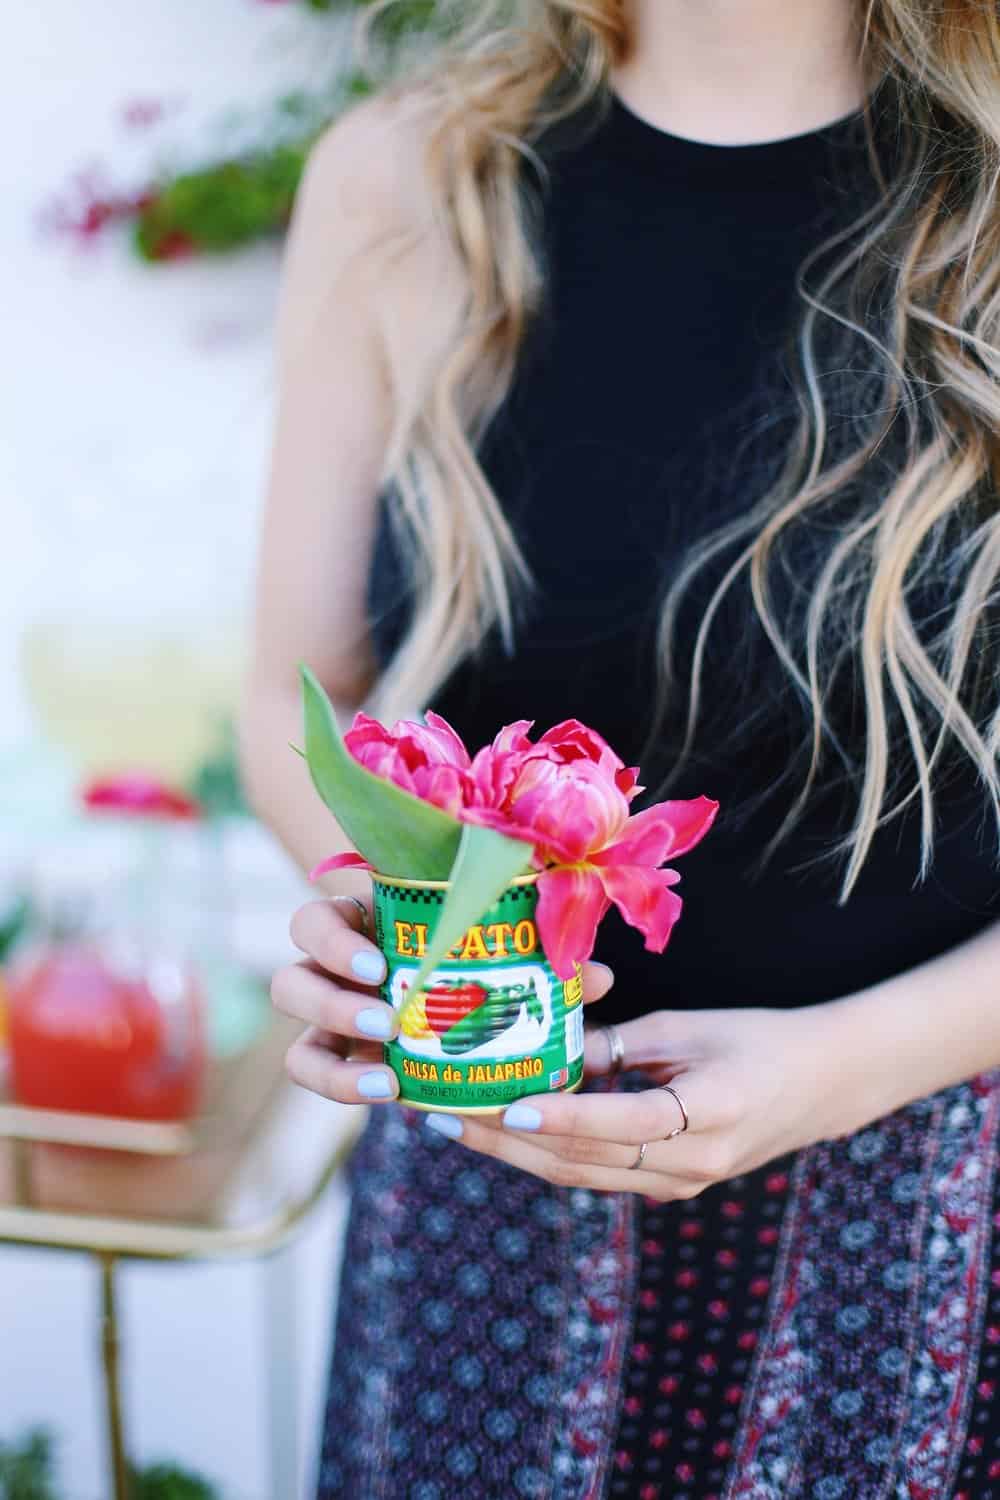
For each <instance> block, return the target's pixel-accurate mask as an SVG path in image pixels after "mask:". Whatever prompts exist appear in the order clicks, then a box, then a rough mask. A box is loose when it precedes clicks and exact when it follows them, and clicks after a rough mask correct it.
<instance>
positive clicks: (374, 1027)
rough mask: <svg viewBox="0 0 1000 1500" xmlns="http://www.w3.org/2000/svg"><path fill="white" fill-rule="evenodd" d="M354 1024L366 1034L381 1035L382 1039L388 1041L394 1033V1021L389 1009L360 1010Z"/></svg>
mask: <svg viewBox="0 0 1000 1500" xmlns="http://www.w3.org/2000/svg"><path fill="white" fill-rule="evenodd" d="M354 1024H355V1026H356V1027H357V1028H358V1030H359V1031H360V1032H363V1033H364V1035H365V1036H374V1037H379V1038H380V1039H381V1040H382V1041H384V1042H385V1041H388V1039H389V1038H390V1037H391V1036H392V1033H393V1021H392V1016H390V1014H389V1012H388V1011H387V1010H376V1009H375V1008H374V1006H373V1007H372V1008H371V1010H359V1011H358V1013H357V1015H356V1016H355V1017H354Z"/></svg>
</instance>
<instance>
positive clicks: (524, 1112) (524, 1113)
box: [503, 1104, 542, 1130]
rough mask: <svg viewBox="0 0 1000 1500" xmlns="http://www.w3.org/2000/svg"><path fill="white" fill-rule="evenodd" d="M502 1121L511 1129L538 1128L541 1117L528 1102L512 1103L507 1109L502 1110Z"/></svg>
mask: <svg viewBox="0 0 1000 1500" xmlns="http://www.w3.org/2000/svg"><path fill="white" fill-rule="evenodd" d="M503 1122H504V1124H505V1125H509V1126H510V1128H511V1130H538V1128H539V1127H540V1125H541V1123H542V1117H541V1114H540V1113H539V1111H538V1110H537V1109H532V1107H531V1105H530V1104H512V1105H511V1106H510V1108H509V1109H506V1110H504V1116H503Z"/></svg>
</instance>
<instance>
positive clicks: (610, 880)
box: [539, 865, 684, 953]
mask: <svg viewBox="0 0 1000 1500" xmlns="http://www.w3.org/2000/svg"><path fill="white" fill-rule="evenodd" d="M597 873H598V875H599V877H600V880H601V883H602V885H603V887H604V891H605V894H606V895H607V896H609V897H610V898H611V900H612V901H613V902H614V903H615V905H616V906H617V908H618V910H619V911H620V912H621V914H622V916H623V917H624V918H625V920H626V922H628V923H629V924H630V925H631V926H632V927H637V928H638V929H639V931H640V932H641V933H642V935H643V937H644V938H645V939H646V947H647V948H648V949H649V951H650V952H651V953H662V952H663V950H664V948H665V947H666V946H667V941H668V939H669V937H670V931H671V928H672V927H673V925H674V923H675V922H676V921H677V918H678V917H679V916H680V914H681V907H682V906H683V904H684V903H683V902H682V901H681V898H680V896H677V895H675V894H674V892H673V891H672V890H670V886H672V885H676V884H677V882H678V880H679V879H680V876H679V875H678V873H677V871H676V870H651V869H649V868H647V867H644V866H640V865H603V866H602V867H601V869H600V870H599V871H598V872H597ZM539 933H541V927H539Z"/></svg>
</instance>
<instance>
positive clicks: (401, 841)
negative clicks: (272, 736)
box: [299, 666, 462, 880]
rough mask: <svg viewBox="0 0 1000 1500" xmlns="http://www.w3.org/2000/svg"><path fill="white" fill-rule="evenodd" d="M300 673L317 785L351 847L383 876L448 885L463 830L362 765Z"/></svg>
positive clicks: (307, 675)
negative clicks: (447, 881) (445, 881)
mask: <svg viewBox="0 0 1000 1500" xmlns="http://www.w3.org/2000/svg"><path fill="white" fill-rule="evenodd" d="M299 670H300V672H301V675H302V698H303V708H304V712H305V751H306V761H307V762H308V765H309V771H310V774H311V776H312V779H313V785H314V786H315V788H316V790H317V792H319V794H320V796H321V797H322V799H323V801H324V802H325V803H326V805H327V807H328V808H329V809H330V811H331V812H332V813H333V815H334V817H335V818H336V819H337V822H338V823H339V824H340V826H341V828H342V829H343V830H344V832H345V833H346V834H347V837H348V838H349V839H350V841H351V843H352V844H353V845H354V847H355V848H356V849H357V850H358V852H359V853H360V854H362V855H364V857H365V859H367V860H368V862H369V864H371V865H372V866H373V867H374V869H376V870H378V871H379V872H380V873H381V874H383V875H399V876H404V877H407V878H409V879H411V880H447V878H448V875H449V873H450V871H451V867H452V864H453V863H454V860H455V853H456V850H457V849H458V846H459V839H460V837H461V833H462V824H461V823H459V821H458V819H457V818H453V817H452V816H451V815H450V814H449V813H446V812H442V811H441V809H440V808H437V807H432V806H431V804H430V803H429V802H421V801H420V799H419V797H414V796H411V794H410V793H409V792H404V791H403V789H402V787H398V786H394V785H393V783H392V782H391V781H386V780H384V779H383V778H382V777H381V776H374V775H373V774H372V772H371V771H367V770H366V769H365V767H364V766H361V765H359V764H358V762H357V761H356V760H355V759H354V757H353V756H352V755H351V753H350V751H349V750H348V748H347V746H346V745H345V744H344V738H343V735H342V734H341V732H340V726H339V724H338V723H337V718H336V715H335V714H334V711H333V707H332V705H331V703H330V700H329V698H328V697H327V696H326V693H325V692H324V691H323V689H322V687H321V686H320V684H319V683H318V682H317V680H316V678H315V677H314V676H313V674H312V672H310V670H309V668H308V667H306V666H302V667H300V669H299Z"/></svg>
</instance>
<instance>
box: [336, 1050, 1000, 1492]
mask: <svg viewBox="0 0 1000 1500" xmlns="http://www.w3.org/2000/svg"><path fill="white" fill-rule="evenodd" d="M640 1081H641V1080H638V1079H637V1078H636V1076H635V1075H633V1076H632V1077H631V1078H625V1079H622V1080H619V1084H620V1086H623V1087H630V1086H631V1087H635V1086H637V1084H638V1083H639V1082H640ZM998 1132H1000V1076H998V1075H993V1074H990V1075H984V1076H983V1077H980V1078H977V1079H974V1080H973V1081H971V1082H970V1083H968V1084H963V1085H961V1086H960V1087H958V1088H954V1089H949V1090H947V1091H945V1092H943V1093H941V1094H936V1095H934V1096H933V1097H931V1098H928V1099H925V1100H921V1101H920V1102H919V1103H917V1104H914V1105H912V1106H910V1107H909V1108H907V1109H905V1110H902V1111H900V1112H899V1113H898V1114H895V1115H892V1116H890V1117H887V1118H886V1119H884V1120H881V1121H879V1122H878V1123H877V1124H875V1125H873V1126H871V1127H869V1128H868V1129H866V1130H864V1131H861V1132H860V1133H859V1134H857V1135H854V1136H851V1137H849V1138H846V1139H844V1140H840V1141H836V1142H832V1143H825V1144H822V1145H819V1146H815V1147H811V1148H810V1149H808V1150H805V1151H802V1152H799V1153H797V1154H796V1155H795V1156H794V1157H789V1158H785V1159H782V1160H781V1161H777V1162H773V1163H771V1164H770V1165H769V1166H768V1167H766V1168H763V1169H761V1170H760V1171H758V1172H753V1173H751V1174H748V1175H747V1176H745V1177H741V1178H736V1179H733V1180H732V1181H730V1182H727V1183H723V1184H721V1185H719V1186H717V1187H714V1188H712V1189H710V1190H709V1191H707V1192H705V1193H704V1194H702V1195H701V1196H700V1197H699V1198H696V1199H694V1200H692V1201H690V1202H685V1203H670V1204H658V1203H655V1202H652V1201H647V1200H643V1199H641V1198H636V1197H634V1196H632V1195H628V1194H623V1195H620V1196H619V1195H608V1194H599V1193H592V1192H589V1191H584V1190H579V1189H562V1188H553V1187H550V1186H548V1185H547V1184H545V1183H543V1182H540V1181H538V1180H537V1179H535V1178H533V1177H530V1176H528V1175H526V1174H524V1173H522V1172H519V1171H517V1170H515V1169H513V1168H510V1167H508V1166H506V1165H505V1164H503V1163H499V1162H495V1161H493V1160H492V1159H489V1158H484V1157H481V1156H477V1155H476V1154H474V1153H472V1152H470V1151H468V1150H466V1149H465V1148H464V1147H463V1146H461V1145H457V1144H455V1143H453V1142H450V1141H447V1140H444V1139H442V1138H441V1137H436V1136H433V1135H432V1134H431V1133H430V1132H429V1131H427V1130H425V1129H424V1128H423V1118H422V1116H419V1115H417V1114H416V1113H415V1112H414V1111H410V1110H405V1109H387V1110H378V1111H373V1115H372V1120H371V1123H370V1125H369V1126H368V1128H367V1130H366V1133H365V1135H364V1137H363V1139H362V1143H361V1145H360V1147H359V1149H358V1151H357V1153H356V1155H355V1157H354V1161H353V1167H352V1171H353V1202H352V1211H351V1217H350V1224H349V1228H348V1234H347V1242H346V1249H345V1257H344V1267H343V1272H342V1278H341V1288H340V1297H339V1303H338V1313H337V1326H336V1339H335V1348H334V1355H333V1367H332V1379H331V1387H330V1399H329V1407H328V1411H327V1417H326V1430H325V1434H324V1442H323V1453H322V1460H321V1472H320V1482H319V1496H320V1500H341V1497H343V1500H456V1497H458V1496H461V1497H462V1500H516V1497H525V1500H604V1497H607V1500H668V1497H669V1500H736V1497H740V1500H744V1497H750V1500H1000V1233H995V1231H997V1230H1000V1198H998V1186H1000V1184H998V1181H997V1170H996V1166H997V1147H998Z"/></svg>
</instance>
